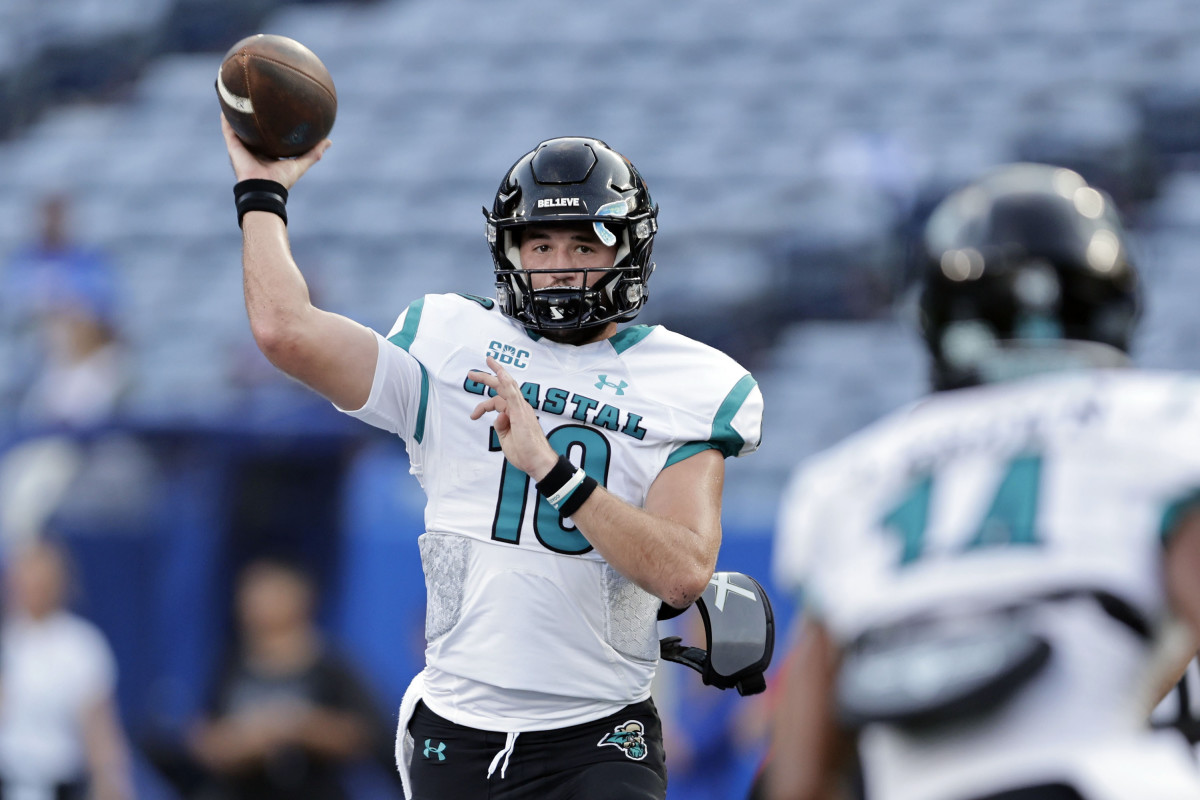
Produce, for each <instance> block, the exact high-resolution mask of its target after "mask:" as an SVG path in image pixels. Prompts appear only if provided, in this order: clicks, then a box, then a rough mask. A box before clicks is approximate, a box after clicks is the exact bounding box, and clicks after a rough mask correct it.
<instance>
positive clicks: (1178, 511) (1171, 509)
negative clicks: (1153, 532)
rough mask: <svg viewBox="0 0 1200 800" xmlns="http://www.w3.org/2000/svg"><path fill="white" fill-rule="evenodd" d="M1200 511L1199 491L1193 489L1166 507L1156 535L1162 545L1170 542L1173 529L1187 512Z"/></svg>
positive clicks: (1173, 532)
mask: <svg viewBox="0 0 1200 800" xmlns="http://www.w3.org/2000/svg"><path fill="white" fill-rule="evenodd" d="M1198 509H1200V489H1194V490H1192V491H1190V492H1188V493H1187V494H1185V495H1183V496H1182V497H1180V498H1179V499H1178V500H1176V501H1175V502H1173V503H1171V504H1170V505H1168V506H1167V509H1166V510H1165V511H1164V512H1163V515H1162V522H1160V523H1159V526H1158V535H1159V537H1161V538H1162V541H1163V544H1166V543H1167V542H1169V541H1171V537H1172V536H1173V535H1174V534H1175V528H1176V527H1177V526H1178V525H1179V523H1180V522H1182V521H1183V518H1184V517H1185V516H1187V515H1188V513H1189V512H1192V511H1196V510H1198Z"/></svg>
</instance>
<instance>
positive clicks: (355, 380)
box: [221, 117, 377, 409]
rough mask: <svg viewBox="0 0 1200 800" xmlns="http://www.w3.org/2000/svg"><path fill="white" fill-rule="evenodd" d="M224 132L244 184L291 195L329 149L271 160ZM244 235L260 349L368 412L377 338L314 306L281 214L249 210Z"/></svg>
mask: <svg viewBox="0 0 1200 800" xmlns="http://www.w3.org/2000/svg"><path fill="white" fill-rule="evenodd" d="M221 129H222V131H223V132H224V134H225V145H226V147H227V148H228V149H229V160H230V162H231V163H232V164H233V172H234V175H235V176H236V178H237V180H238V182H239V183H240V182H242V181H246V180H252V179H257V180H263V181H273V182H275V183H278V184H280V185H281V186H282V187H283V188H284V189H285V190H286V189H290V188H291V187H292V186H293V185H294V184H295V183H296V181H298V180H299V179H300V176H302V175H303V174H304V173H305V172H306V171H308V168H309V167H311V166H312V165H313V164H315V163H316V162H317V161H319V160H320V159H321V156H322V155H324V153H325V150H326V149H327V148H328V147H329V145H330V142H329V140H328V139H326V140H324V141H322V142H321V143H320V144H318V145H317V146H316V147H314V148H313V149H312V150H310V151H309V152H307V153H305V154H304V155H302V156H300V157H298V158H295V159H284V160H268V159H262V158H258V157H257V156H255V155H254V154H253V153H251V152H250V151H249V150H247V149H246V147H245V145H243V144H242V142H241V141H240V140H239V139H238V138H237V136H236V135H235V134H234V133H233V129H232V128H231V127H230V126H229V123H228V122H227V121H226V120H225V118H224V117H222V118H221ZM267 194H270V193H269V192H268V193H267ZM267 200H268V201H269V200H270V198H267ZM268 204H269V203H264V205H268ZM280 206H282V202H280ZM242 235H243V240H242V266H243V286H244V289H245V295H246V313H247V315H248V316H249V318H250V330H251V331H252V332H253V334H254V341H255V342H257V344H258V347H259V349H260V350H262V352H263V354H264V355H265V356H266V357H267V358H268V359H269V360H270V362H271V363H272V364H274V365H275V366H276V367H278V368H279V369H280V370H282V371H283V372H285V373H287V374H288V375H290V376H292V377H293V378H295V379H296V380H298V381H300V382H301V383H304V384H306V385H307V386H309V387H310V388H312V389H313V390H314V391H316V392H318V393H319V394H321V395H324V396H325V397H326V398H328V399H329V400H330V401H332V402H333V403H335V404H336V405H338V406H340V407H341V408H346V409H356V408H359V407H361V406H362V405H363V404H364V403H365V402H366V401H367V397H368V396H369V395H370V392H371V381H372V379H373V377H374V374H375V362H376V357H377V345H376V342H375V336H374V334H373V333H372V332H371V331H370V329H368V328H366V327H364V326H363V325H360V324H358V323H357V322H355V321H353V320H351V319H348V318H346V317H343V316H340V315H338V314H331V313H329V312H328V311H322V310H321V309H319V308H317V307H316V306H314V305H313V304H312V301H311V299H310V298H309V293H308V284H307V283H305V281H304V276H303V275H302V274H301V273H300V270H299V268H298V267H297V266H296V262H295V261H294V260H293V259H292V253H291V248H290V246H289V244H288V234H287V225H286V223H285V222H284V219H283V217H281V216H279V215H278V213H274V212H272V211H268V210H252V211H247V212H246V213H245V215H244V217H243V218H242Z"/></svg>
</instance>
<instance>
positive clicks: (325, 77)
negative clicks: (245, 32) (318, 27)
mask: <svg viewBox="0 0 1200 800" xmlns="http://www.w3.org/2000/svg"><path fill="white" fill-rule="evenodd" d="M217 96H218V98H219V99H220V101H221V111H222V112H223V113H224V114H225V119H227V120H229V124H230V125H231V126H232V127H233V131H234V133H236V134H237V136H238V138H239V139H241V140H242V142H243V143H244V144H245V145H246V147H247V149H249V150H251V151H252V152H254V153H257V154H258V155H261V156H267V157H269V158H290V157H292V156H298V155H300V154H301V153H306V152H308V151H309V150H311V149H312V148H313V146H314V145H316V144H317V143H318V142H320V141H321V140H322V139H324V138H325V137H326V136H328V135H329V131H330V130H331V129H332V128H333V119H334V117H335V116H336V115H337V91H336V90H335V89H334V87H333V78H331V77H330V76H329V70H327V69H326V68H325V65H324V64H322V63H321V59H319V58H317V57H316V55H315V54H314V53H313V51H311V50H309V49H308V48H307V47H305V46H304V45H302V44H300V43H299V42H297V41H296V40H295V39H289V38H288V37H286V36H275V35H272V34H264V33H260V34H258V35H256V36H247V37H246V38H245V39H242V40H241V41H240V42H238V43H237V44H235V45H234V46H233V47H231V48H230V49H229V52H228V53H226V54H225V58H224V59H222V61H221V70H220V72H218V73H217Z"/></svg>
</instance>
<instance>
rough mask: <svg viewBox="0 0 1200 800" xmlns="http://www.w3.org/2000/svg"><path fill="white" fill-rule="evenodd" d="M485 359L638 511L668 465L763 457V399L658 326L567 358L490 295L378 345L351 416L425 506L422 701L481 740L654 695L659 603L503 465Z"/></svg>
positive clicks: (407, 317)
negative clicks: (486, 409)
mask: <svg viewBox="0 0 1200 800" xmlns="http://www.w3.org/2000/svg"><path fill="white" fill-rule="evenodd" d="M488 355H490V356H492V357H493V358H495V359H496V360H497V361H499V362H500V363H501V364H502V365H503V366H504V368H505V370H507V371H508V372H509V374H511V375H512V377H513V378H514V379H515V380H516V381H517V383H518V384H519V385H520V386H521V391H522V393H523V394H524V396H525V399H526V401H527V402H529V404H530V405H531V406H532V407H533V408H535V409H536V410H537V413H538V417H539V419H540V422H541V425H542V429H543V430H544V431H545V432H546V435H547V437H548V439H549V441H550V444H551V445H552V446H553V447H554V449H555V450H557V451H558V452H559V453H562V454H565V455H566V456H567V457H568V458H570V459H571V461H573V462H574V463H575V464H576V465H578V466H580V467H582V468H583V469H584V470H585V471H586V472H587V473H588V474H589V475H590V476H591V477H593V478H595V479H596V480H597V481H598V482H600V484H601V485H603V486H605V487H606V488H607V489H608V491H610V492H612V493H613V494H615V495H616V496H617V497H619V498H621V499H622V500H624V501H626V502H628V503H630V504H631V505H634V506H637V507H641V506H643V505H644V503H645V500H646V494H647V492H648V491H649V489H650V486H651V484H652V483H653V482H654V480H655V478H656V477H657V476H658V474H659V473H660V472H661V471H662V470H663V469H664V468H666V467H668V466H671V465H672V464H675V463H678V462H679V461H682V460H684V459H686V458H688V457H690V456H692V455H695V454H697V453H699V452H701V451H703V450H706V449H716V450H718V451H719V452H721V453H722V454H723V455H724V456H727V457H728V456H740V455H744V454H747V453H750V452H752V451H753V450H754V449H755V448H756V447H757V446H758V442H759V437H760V430H761V420H762V395H761V394H760V392H759V390H758V387H757V385H756V383H755V381H754V379H753V378H752V377H751V376H750V375H749V373H747V372H746V370H745V369H743V368H742V367H741V366H740V365H738V364H737V363H736V362H735V361H733V360H732V359H730V358H728V357H727V356H725V355H724V354H722V353H720V352H719V351H717V350H714V349H712V348H710V347H708V346H706V345H703V344H700V343H698V342H695V341H693V340H691V339H688V338H686V337H684V336H680V335H678V334H675V333H672V332H670V331H667V330H665V329H664V328H661V327H650V326H645V325H638V326H632V327H629V328H625V329H624V330H621V331H619V332H618V333H617V334H616V335H615V336H613V337H612V338H610V339H607V340H604V341H600V342H594V343H592V344H586V345H580V346H574V345H564V344H559V343H556V342H552V341H550V340H548V339H545V338H541V337H538V336H537V335H536V334H532V333H530V332H528V331H527V330H526V329H524V328H522V327H521V326H519V325H517V324H516V323H514V322H513V321H512V320H510V319H509V318H508V317H506V316H504V315H503V314H501V313H500V311H499V310H498V309H497V308H495V307H494V303H493V302H492V301H491V300H488V299H484V298H472V297H467V296H460V295H427V296H426V297H424V298H422V299H420V300H417V301H416V302H414V303H413V304H412V305H410V306H409V308H408V309H407V310H406V311H405V312H404V314H402V315H401V316H400V318H399V320H397V322H396V325H395V327H394V328H393V330H392V332H391V334H390V335H389V337H388V338H387V340H384V339H383V337H379V356H378V362H377V364H376V369H375V379H374V383H373V385H372V387H371V395H370V398H369V399H368V400H367V403H366V404H365V405H364V406H363V408H361V409H359V410H357V411H352V412H349V413H350V414H351V415H352V416H355V417H357V418H359V419H362V420H364V421H365V422H368V423H370V424H372V425H375V426H377V427H380V428H383V429H385V430H388V431H391V432H393V433H396V434H398V435H399V436H400V437H402V438H403V439H404V441H405V444H406V445H407V448H408V452H409V458H410V461H411V464H412V467H411V471H412V472H413V474H415V475H416V476H417V478H418V479H419V480H420V481H421V485H422V487H423V488H424V489H425V493H426V496H427V504H426V508H425V530H426V533H425V534H424V535H423V536H421V538H420V548H421V559H422V564H423V567H424V570H425V582H426V590H427V603H428V605H427V612H426V626H425V627H426V630H425V635H426V642H427V644H426V669H425V672H424V675H423V679H424V694H423V699H424V700H425V703H426V704H427V705H428V706H429V707H430V708H431V709H432V710H433V711H434V712H435V713H437V714H440V715H441V716H443V717H446V718H447V719H450V720H452V721H453V722H456V723H459V724H462V725H469V726H471V727H475V728H480V729H484V730H503V731H515V732H521V731H528V730H545V729H553V728H559V727H565V726H568V725H575V724H578V723H581V722H586V721H590V720H593V719H598V718H600V717H603V716H606V715H608V714H611V713H614V712H615V711H617V710H619V709H620V708H622V707H624V706H626V705H629V704H631V703H636V702H639V701H641V700H644V699H645V698H646V697H648V696H649V694H650V681H651V679H652V678H653V674H654V668H655V665H656V662H657V657H658V637H657V629H656V615H657V610H658V606H659V601H658V599H657V598H655V597H653V596H652V595H650V594H649V593H648V592H646V591H644V590H642V589H641V588H639V587H638V586H636V585H635V584H633V583H632V582H631V581H629V580H628V579H626V578H625V577H624V576H622V575H620V574H619V573H617V572H616V571H615V570H614V569H613V568H612V567H611V566H609V565H608V564H607V563H606V562H605V561H604V560H603V558H602V557H601V556H600V555H599V554H598V553H596V551H595V550H594V549H593V548H592V547H591V545H590V544H589V543H588V541H587V539H585V538H584V536H583V535H582V534H581V533H580V532H579V531H578V530H576V529H575V527H574V526H573V525H572V524H571V522H570V520H569V519H568V520H562V519H560V518H559V515H558V513H557V512H556V511H555V510H554V509H553V508H552V507H551V506H550V505H549V503H547V502H546V501H545V499H543V498H541V497H540V496H539V495H538V494H537V491H536V488H535V487H534V485H533V481H532V480H531V479H530V478H529V477H528V476H527V475H526V474H525V473H523V472H521V471H520V470H518V469H516V468H515V467H513V466H512V465H511V464H509V463H508V462H507V461H506V460H505V459H504V454H503V453H502V452H501V450H500V445H499V441H498V439H497V438H496V435H495V433H494V432H493V431H492V429H491V426H490V424H489V418H490V416H491V415H489V416H488V417H485V418H484V419H481V420H475V421H473V420H471V419H470V414H471V411H472V409H473V408H474V407H475V406H476V405H477V404H478V403H479V402H481V401H482V400H483V399H484V398H485V397H486V396H487V394H488V393H489V389H488V388H487V387H486V386H485V385H483V384H482V383H479V382H478V381H475V380H473V379H472V376H471V371H472V370H485V371H486V370H487V367H486V363H485V357H486V356H488Z"/></svg>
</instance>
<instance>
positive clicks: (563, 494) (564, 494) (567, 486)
mask: <svg viewBox="0 0 1200 800" xmlns="http://www.w3.org/2000/svg"><path fill="white" fill-rule="evenodd" d="M586 477H587V473H586V472H584V471H583V470H581V469H577V470H575V474H574V475H572V476H571V477H570V479H568V480H567V482H566V483H564V484H563V485H562V488H561V489H559V490H558V491H557V492H555V493H554V494H552V495H550V496H549V497H547V498H546V502H548V503H549V504H550V505H552V506H554V508H555V509H556V510H557V509H558V507H559V506H560V505H561V504H562V502H563V501H564V500H566V499H567V498H568V497H570V496H571V492H573V491H575V490H576V489H577V488H579V484H581V483H583V479H584V478H586Z"/></svg>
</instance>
